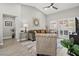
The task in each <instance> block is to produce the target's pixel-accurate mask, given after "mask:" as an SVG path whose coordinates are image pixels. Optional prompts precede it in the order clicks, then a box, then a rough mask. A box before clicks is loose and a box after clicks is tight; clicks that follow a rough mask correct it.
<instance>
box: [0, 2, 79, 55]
mask: <svg viewBox="0 0 79 59" xmlns="http://www.w3.org/2000/svg"><path fill="white" fill-rule="evenodd" d="M51 7H52V8H51ZM78 19H79V3H0V48H1V49H0V52H1V53H0V55H11V54H12V55H15V56H16V55H25V56H28V55H30V56H33V55H34V56H36V55H41V56H42V55H46V56H47V55H49V56H69V54H67V50H68V49H67V48H65V47H63V46H62V45H61V40H63V39H70V37H69V36H70V35H72V34H73V33H74V32H78V28H77V26H78V21H77V20H78ZM76 21H77V22H76ZM12 26H13V27H12ZM76 34H78V33H76ZM7 36H8V37H7ZM47 39H48V40H47ZM51 39H52V41H51ZM17 42H19V43H21V44H22V45H23V47H24V49H23V47H21V46H20V44H19V43H18V44H17ZM40 43H41V44H40ZM6 44H7V46H6ZM13 44H14V45H13ZM28 44H31V45H30V47H26V46H27V45H28ZM9 46H10V47H9ZM18 46H19V47H20V48H17V47H18ZM35 46H36V47H35ZM4 47H5V48H4ZM25 47H26V48H25ZM32 47H33V49H32ZM14 48H16V49H17V50H16V49H15V50H14ZM30 48H31V52H30V53H29V52H27V51H29V50H28V49H30ZM46 48H48V49H46ZM10 49H11V50H10ZM18 49H22V50H18ZM25 49H26V50H27V51H25ZM35 49H36V51H35ZM7 50H9V51H7ZM13 50H14V52H12V51H13ZM4 51H5V52H4ZM16 51H17V52H16ZM20 51H21V52H20ZM32 51H34V52H32ZM9 52H10V53H9ZM25 52H26V53H25ZM20 53H22V54H20Z"/></svg>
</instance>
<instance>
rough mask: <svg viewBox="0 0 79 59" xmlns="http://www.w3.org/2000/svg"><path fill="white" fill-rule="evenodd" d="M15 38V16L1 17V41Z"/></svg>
mask: <svg viewBox="0 0 79 59" xmlns="http://www.w3.org/2000/svg"><path fill="white" fill-rule="evenodd" d="M13 38H15V16H11V15H5V14H4V15H3V39H13Z"/></svg>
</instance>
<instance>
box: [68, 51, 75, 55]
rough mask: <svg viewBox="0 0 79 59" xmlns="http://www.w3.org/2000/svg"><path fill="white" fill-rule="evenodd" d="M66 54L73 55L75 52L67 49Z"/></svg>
mask: <svg viewBox="0 0 79 59" xmlns="http://www.w3.org/2000/svg"><path fill="white" fill-rule="evenodd" d="M67 54H68V55H70V56H75V54H74V53H73V52H71V51H69V50H68V51H67Z"/></svg>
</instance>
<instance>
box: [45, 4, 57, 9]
mask: <svg viewBox="0 0 79 59" xmlns="http://www.w3.org/2000/svg"><path fill="white" fill-rule="evenodd" d="M44 8H54V9H55V10H57V9H58V8H57V7H55V6H54V3H51V4H50V5H49V6H46V7H44Z"/></svg>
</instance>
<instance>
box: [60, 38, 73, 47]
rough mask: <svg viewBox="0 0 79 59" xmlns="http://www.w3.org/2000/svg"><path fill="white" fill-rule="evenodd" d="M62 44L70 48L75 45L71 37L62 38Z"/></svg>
mask: <svg viewBox="0 0 79 59" xmlns="http://www.w3.org/2000/svg"><path fill="white" fill-rule="evenodd" d="M61 45H62V46H64V47H66V48H70V46H72V45H73V42H71V41H70V40H69V39H64V40H61Z"/></svg>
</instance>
